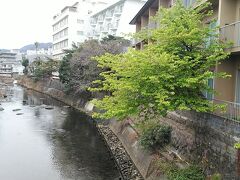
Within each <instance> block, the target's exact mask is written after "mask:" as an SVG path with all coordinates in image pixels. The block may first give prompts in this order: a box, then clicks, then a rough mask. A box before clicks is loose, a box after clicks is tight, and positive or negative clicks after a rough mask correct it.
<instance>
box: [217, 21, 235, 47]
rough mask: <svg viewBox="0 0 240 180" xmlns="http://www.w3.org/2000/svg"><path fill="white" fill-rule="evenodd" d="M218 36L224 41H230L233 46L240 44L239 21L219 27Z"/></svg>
mask: <svg viewBox="0 0 240 180" xmlns="http://www.w3.org/2000/svg"><path fill="white" fill-rule="evenodd" d="M220 35H221V36H220V38H221V40H222V41H225V42H232V43H233V47H239V46H240V21H237V22H234V23H231V24H228V25H225V26H223V27H221V28H220Z"/></svg>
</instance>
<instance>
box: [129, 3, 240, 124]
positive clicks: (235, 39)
mask: <svg viewBox="0 0 240 180" xmlns="http://www.w3.org/2000/svg"><path fill="white" fill-rule="evenodd" d="M203 1H206V0H203ZM209 1H210V2H211V3H212V8H213V14H212V16H211V17H210V18H209V19H205V20H204V23H206V24H208V23H210V22H212V20H216V21H217V25H219V26H220V39H221V40H223V41H226V42H232V46H231V47H230V48H228V49H226V51H228V52H230V56H229V58H228V59H227V60H224V61H222V62H221V64H219V65H217V66H216V67H215V70H214V71H215V72H226V73H227V74H228V75H230V76H231V77H229V78H216V79H212V80H210V81H209V82H208V84H209V86H210V87H211V88H213V89H214V90H215V91H216V92H217V94H214V95H206V97H207V98H208V99H210V100H212V101H213V102H214V103H220V104H225V105H227V106H226V114H227V116H229V118H230V119H238V118H240V21H239V20H240V0H209ZM173 4H174V0H148V1H147V2H146V3H145V5H144V6H143V8H142V9H141V10H140V11H139V12H138V13H137V14H136V15H135V17H134V18H133V19H132V20H131V21H130V24H134V25H136V32H139V31H140V30H142V29H143V28H157V24H155V23H154V22H151V18H150V17H151V16H154V15H155V14H156V13H157V11H158V9H159V8H160V7H165V8H171V7H172V5H173ZM183 4H184V5H185V6H186V7H189V6H196V5H197V1H196V0H183ZM148 43H149V41H148V40H136V42H135V48H136V49H143V48H144V45H145V44H148Z"/></svg>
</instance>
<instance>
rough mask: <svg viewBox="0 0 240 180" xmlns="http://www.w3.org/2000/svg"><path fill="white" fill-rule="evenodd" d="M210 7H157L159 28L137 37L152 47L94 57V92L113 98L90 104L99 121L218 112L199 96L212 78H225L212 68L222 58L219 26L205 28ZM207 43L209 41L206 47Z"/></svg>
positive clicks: (225, 54) (178, 3)
mask: <svg viewBox="0 0 240 180" xmlns="http://www.w3.org/2000/svg"><path fill="white" fill-rule="evenodd" d="M208 6H209V3H204V4H202V5H200V6H198V7H197V8H195V9H194V8H185V7H184V6H183V5H182V3H180V2H179V1H177V3H176V5H174V6H173V7H172V8H170V9H161V10H160V11H159V13H158V14H157V15H156V17H155V18H154V20H155V21H156V23H157V24H160V26H159V27H158V28H157V29H150V30H145V31H143V32H141V33H139V34H137V35H136V36H137V37H139V38H142V39H149V40H150V41H151V43H150V44H149V45H147V46H145V47H144V49H143V50H141V51H136V50H129V51H128V52H127V53H125V54H118V55H112V54H106V55H104V56H101V57H98V58H96V60H97V62H98V64H99V67H101V68H108V69H109V70H108V71H105V72H102V73H101V75H102V77H103V80H98V81H95V84H97V85H98V87H97V88H92V89H91V90H92V91H109V92H110V93H111V94H110V95H107V96H105V97H104V98H103V99H100V100H93V103H94V104H95V105H96V106H97V108H99V109H101V110H103V111H102V112H101V113H95V114H94V116H97V117H100V118H112V117H116V118H118V119H124V118H126V117H128V116H134V115H139V113H140V112H141V111H142V109H143V108H144V109H152V110H153V111H154V112H157V113H158V114H160V115H162V116H165V115H166V114H167V112H168V111H174V110H195V111H198V112H207V111H212V110H213V109H215V108H217V106H215V105H213V104H212V103H211V102H210V101H208V100H207V99H206V98H204V97H203V95H202V92H204V91H207V92H210V93H214V92H213V90H212V89H211V88H210V87H208V85H207V83H206V82H207V81H208V79H211V78H219V77H226V74H224V73H215V72H213V71H211V68H213V67H215V65H216V64H218V63H220V60H223V59H225V58H226V57H227V56H228V54H227V53H226V52H225V51H224V48H225V45H224V44H223V43H221V42H220V41H219V37H218V28H214V29H213V28H210V27H209V26H206V25H203V23H202V22H203V21H202V20H203V19H204V18H207V17H209V16H210V15H211V14H212V12H211V11H209V12H206V11H207V9H208ZM209 39H211V43H209Z"/></svg>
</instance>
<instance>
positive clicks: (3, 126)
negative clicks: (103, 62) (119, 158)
mask: <svg viewBox="0 0 240 180" xmlns="http://www.w3.org/2000/svg"><path fill="white" fill-rule="evenodd" d="M12 92H13V96H12V97H11V98H10V99H8V102H2V103H1V104H2V105H1V106H2V107H3V108H4V109H5V110H4V111H0V180H115V179H118V178H119V177H120V175H119V172H118V171H117V169H116V168H115V165H114V162H113V160H112V159H111V158H110V155H109V153H108V151H107V148H106V147H105V146H104V143H103V141H102V140H101V138H100V137H99V135H98V133H97V130H96V128H95V126H94V124H93V121H92V120H91V118H90V117H89V116H87V115H85V114H83V113H80V112H78V111H75V110H73V109H69V108H67V107H64V105H63V104H61V103H60V102H58V101H55V100H53V99H51V98H49V97H47V96H44V95H42V94H39V93H36V92H32V91H27V90H24V89H23V88H21V87H17V86H16V87H14V89H13V91H12ZM23 101H24V102H23ZM25 101H26V102H25ZM47 105H51V106H53V107H54V109H52V110H47V109H45V108H46V106H47ZM14 109H21V110H19V111H13V110H14ZM19 113H23V114H22V115H17V114H19Z"/></svg>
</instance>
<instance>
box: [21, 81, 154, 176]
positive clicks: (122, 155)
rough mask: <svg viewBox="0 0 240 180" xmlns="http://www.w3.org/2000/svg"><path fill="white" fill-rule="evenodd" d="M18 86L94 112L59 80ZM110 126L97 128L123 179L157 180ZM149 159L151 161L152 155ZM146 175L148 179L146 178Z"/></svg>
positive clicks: (90, 105) (79, 108) (87, 111)
mask: <svg viewBox="0 0 240 180" xmlns="http://www.w3.org/2000/svg"><path fill="white" fill-rule="evenodd" d="M18 84H19V85H21V86H23V87H25V88H27V89H30V90H34V91H37V92H40V93H44V94H46V95H49V96H50V97H52V98H54V99H56V100H58V101H61V102H63V103H65V104H67V105H69V106H71V107H73V108H75V109H77V110H80V111H82V112H85V113H87V114H89V115H90V114H91V112H92V110H93V106H92V104H91V103H89V102H88V101H87V100H86V99H80V98H79V97H76V96H74V95H73V96H69V95H66V94H65V93H64V92H63V91H62V90H61V89H62V88H63V87H62V86H61V85H60V84H59V83H58V81H57V80H49V79H48V80H44V81H38V82H37V83H36V82H34V81H33V80H32V79H30V78H27V77H23V78H20V79H19V81H18ZM110 124H111V121H110V122H109V125H104V124H102V123H101V124H99V125H97V128H98V130H99V133H100V134H101V135H102V137H103V138H104V140H105V142H106V145H107V146H108V147H109V150H110V152H111V153H112V155H113V157H114V158H115V162H116V164H117V166H118V169H119V170H120V171H121V174H122V177H123V178H124V179H126V180H141V179H149V180H155V179H156V178H155V176H152V175H150V174H152V173H150V174H149V173H148V169H149V168H148V167H145V166H146V165H145V164H146V162H145V161H141V163H138V164H137V165H135V161H133V160H132V159H131V158H132V157H130V156H129V154H128V152H129V150H127V149H125V148H126V147H125V146H124V144H122V142H121V141H120V139H119V138H118V136H117V135H116V134H115V133H114V129H112V128H111V126H110ZM137 154H143V155H145V153H144V152H142V151H140V152H138V153H137ZM149 157H150V159H151V155H150V154H149ZM146 175H147V176H148V177H146Z"/></svg>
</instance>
